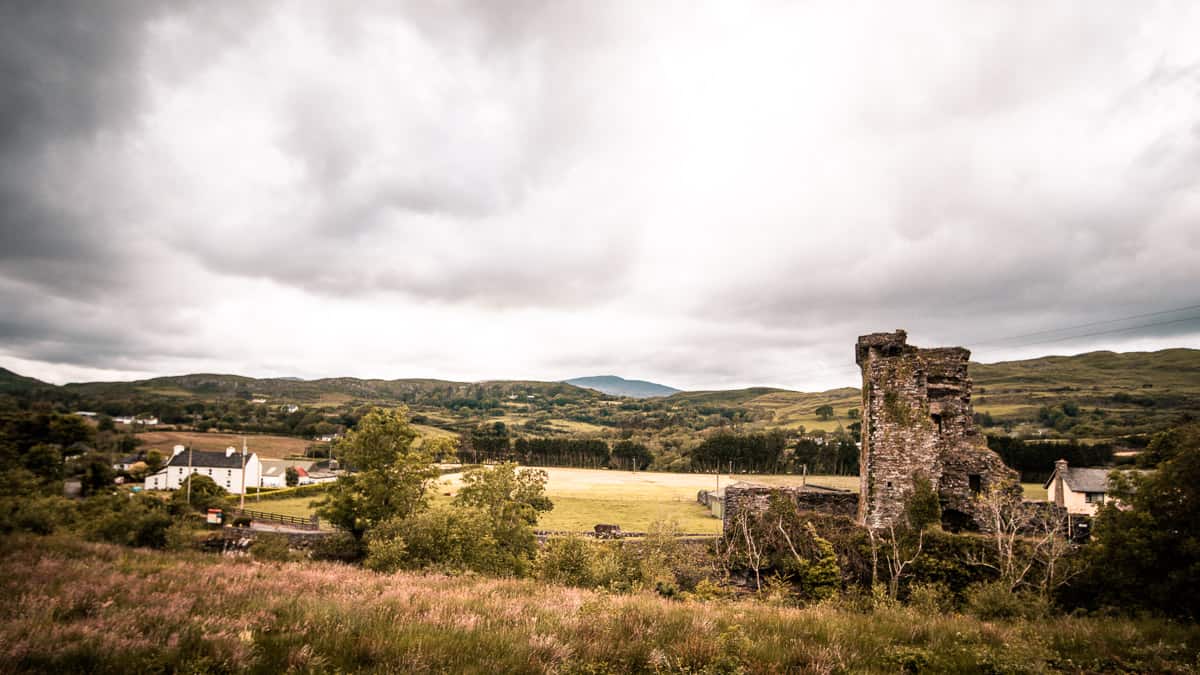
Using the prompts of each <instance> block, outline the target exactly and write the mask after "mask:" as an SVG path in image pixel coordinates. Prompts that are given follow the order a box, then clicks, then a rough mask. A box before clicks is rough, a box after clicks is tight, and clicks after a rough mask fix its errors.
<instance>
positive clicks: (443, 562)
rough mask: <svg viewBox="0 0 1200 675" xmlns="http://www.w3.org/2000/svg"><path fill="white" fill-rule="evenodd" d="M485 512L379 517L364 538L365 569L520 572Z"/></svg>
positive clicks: (455, 509)
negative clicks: (391, 517) (365, 548)
mask: <svg viewBox="0 0 1200 675" xmlns="http://www.w3.org/2000/svg"><path fill="white" fill-rule="evenodd" d="M491 525H492V521H491V519H490V518H489V517H488V515H487V513H486V512H484V511H482V510H480V509H475V508H470V507H464V506H450V507H437V508H432V509H429V510H426V511H422V512H420V513H416V514H413V515H411V516H409V517H407V518H402V519H400V518H393V519H391V520H387V521H384V522H383V523H381V524H380V525H378V526H376V527H375V528H374V529H372V530H371V532H370V534H369V535H368V536H367V558H366V561H365V563H364V564H366V565H367V567H369V568H371V569H374V570H376V571H381V572H391V571H395V570H398V569H425V568H433V569H438V570H441V571H444V572H464V571H468V570H469V571H473V572H480V573H483V574H496V575H514V574H516V575H519V574H521V573H522V572H524V563H523V561H520V560H516V559H514V557H513V556H511V555H509V554H508V553H507V552H506V551H504V550H502V549H501V547H500V545H499V543H498V542H497V540H496V537H494V536H493V534H492V531H491Z"/></svg>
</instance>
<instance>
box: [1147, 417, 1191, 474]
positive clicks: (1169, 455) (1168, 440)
mask: <svg viewBox="0 0 1200 675" xmlns="http://www.w3.org/2000/svg"><path fill="white" fill-rule="evenodd" d="M1197 448H1200V423H1192V424H1185V425H1182V426H1179V427H1176V428H1174V429H1169V430H1167V431H1164V432H1162V433H1160V434H1157V435H1155V436H1154V439H1153V440H1151V441H1150V444H1149V445H1147V446H1146V449H1145V450H1143V451H1142V452H1140V453H1138V456H1137V464H1138V466H1140V467H1144V468H1153V467H1156V466H1158V465H1159V464H1161V463H1163V462H1165V461H1167V460H1171V459H1175V458H1176V457H1178V456H1179V455H1180V454H1181V453H1183V452H1187V451H1193V452H1194V451H1196V449H1197Z"/></svg>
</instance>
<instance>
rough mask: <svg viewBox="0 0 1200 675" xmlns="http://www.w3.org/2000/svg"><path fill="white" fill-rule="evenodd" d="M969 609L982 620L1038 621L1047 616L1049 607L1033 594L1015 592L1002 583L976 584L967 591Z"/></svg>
mask: <svg viewBox="0 0 1200 675" xmlns="http://www.w3.org/2000/svg"><path fill="white" fill-rule="evenodd" d="M967 608H968V610H969V611H970V612H971V614H974V615H975V616H977V617H979V618H980V619H985V620H992V619H1017V618H1024V619H1038V618H1042V617H1044V616H1046V614H1047V613H1048V610H1049V606H1048V605H1047V603H1046V601H1045V600H1044V599H1042V598H1041V597H1040V596H1038V595H1035V594H1033V593H1024V592H1013V590H1012V588H1011V587H1010V586H1009V585H1008V584H1007V583H1004V582H1002V581H994V582H991V583H985V584H976V585H975V586H972V587H971V588H969V589H967Z"/></svg>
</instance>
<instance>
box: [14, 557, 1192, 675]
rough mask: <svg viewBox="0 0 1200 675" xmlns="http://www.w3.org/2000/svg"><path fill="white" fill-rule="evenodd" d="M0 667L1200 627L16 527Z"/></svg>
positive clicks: (977, 644) (64, 668)
mask: <svg viewBox="0 0 1200 675" xmlns="http://www.w3.org/2000/svg"><path fill="white" fill-rule="evenodd" d="M3 543H4V546H2V547H0V597H3V598H4V601H3V602H0V645H2V648H0V672H6V673H9V672H11V673H21V672H53V673H62V672H88V673H131V672H259V673H279V672H361V671H370V672H394V673H443V672H452V673H633V672H657V673H700V672H712V673H718V672H723V673H732V672H747V673H785V672H786V673H793V672H795V673H835V672H837V673H842V672H845V673H851V672H852V673H897V672H963V673H976V672H978V673H996V672H1005V673H1007V672H1013V673H1015V672H1030V673H1035V672H1156V673H1157V672H1180V673H1182V672H1195V669H1196V666H1197V663H1196V654H1197V652H1198V651H1200V627H1198V626H1197V625H1196V624H1194V623H1177V622H1168V621H1160V620H1154V619H1126V618H1113V617H1066V616H1060V617H1054V618H1044V619H1031V620H1021V619H1018V620H1011V621H1001V620H995V621H982V620H979V619H977V618H974V617H972V616H969V615H964V614H957V613H951V614H940V613H936V612H933V613H931V612H928V611H921V610H917V609H913V608H906V607H893V606H888V605H882V606H877V607H876V608H874V609H870V608H864V607H863V606H862V605H861V604H853V603H850V602H844V601H843V602H828V603H824V604H820V605H813V606H810V607H806V608H797V607H778V606H772V605H769V604H767V603H764V602H759V601H754V600H741V601H728V600H714V601H709V602H699V601H695V600H667V599H664V598H660V597H658V596H656V595H652V594H650V593H645V592H642V593H633V594H628V595H614V594H610V593H602V592H592V591H586V590H580V589H576V588H566V587H561V586H554V585H548V584H543V583H539V582H536V581H532V580H514V579H489V578H483V577H478V576H474V575H469V576H458V577H447V576H442V575H436V574H408V573H399V574H394V575H384V574H377V573H374V572H370V571H367V570H363V569H361V568H356V567H351V566H347V565H339V564H333V563H313V562H292V563H274V562H261V561H256V560H252V559H248V558H243V559H229V558H223V557H220V556H216V555H212V554H202V553H166V552H154V551H147V550H138V549H127V548H121V547H117V546H113V545H108V544H88V543H83V542H80V541H78V540H75V539H68V538H59V537H55V538H38V537H32V536H14V537H10V538H8V539H6V540H5V541H4V542H3Z"/></svg>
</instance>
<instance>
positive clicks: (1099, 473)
mask: <svg viewBox="0 0 1200 675" xmlns="http://www.w3.org/2000/svg"><path fill="white" fill-rule="evenodd" d="M1111 471H1112V469H1080V468H1071V467H1069V466H1067V460H1065V459H1060V460H1058V461H1057V462H1055V463H1054V473H1052V474H1050V480H1048V481H1046V484H1045V485H1044V487H1045V488H1046V495H1047V496H1046V498H1047V500H1049V501H1051V502H1053V503H1055V504H1057V505H1059V506H1061V507H1064V508H1065V509H1066V510H1067V513H1071V514H1076V515H1085V516H1094V515H1096V510H1097V509H1099V508H1100V505H1101V504H1103V503H1104V502H1105V500H1107V499H1108V474H1109V473H1110V472H1111Z"/></svg>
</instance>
